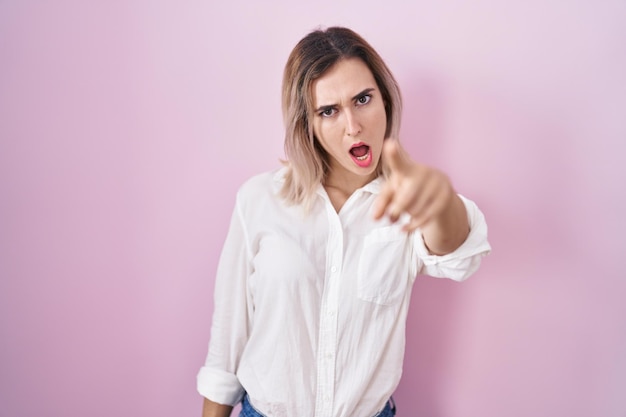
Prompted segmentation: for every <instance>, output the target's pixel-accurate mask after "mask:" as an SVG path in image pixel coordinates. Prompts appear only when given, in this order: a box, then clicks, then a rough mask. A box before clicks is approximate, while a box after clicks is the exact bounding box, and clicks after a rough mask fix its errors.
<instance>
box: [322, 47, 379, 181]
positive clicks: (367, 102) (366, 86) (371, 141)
mask: <svg viewBox="0 0 626 417" xmlns="http://www.w3.org/2000/svg"><path fill="white" fill-rule="evenodd" d="M312 94H313V97H312V98H313V109H314V110H313V116H312V119H313V132H314V134H315V137H316V138H317V140H318V141H319V142H320V144H321V145H322V147H323V148H324V149H325V150H326V152H328V155H329V163H330V171H329V173H328V177H327V183H331V182H332V183H336V182H338V181H344V182H346V181H347V182H348V183H350V184H356V185H357V186H362V185H365V184H366V183H367V182H369V181H371V180H372V179H373V178H374V177H375V176H376V167H377V166H378V162H379V160H380V155H381V151H382V146H383V140H384V139H385V130H386V127H387V116H386V114H385V103H384V101H383V97H382V95H381V92H380V90H379V89H378V85H377V84H376V81H375V80H374V76H373V75H372V72H371V71H370V70H369V68H368V67H367V65H366V64H365V63H364V62H363V61H361V60H360V59H358V58H350V59H345V60H341V61H339V62H337V63H336V64H335V65H333V66H332V67H331V68H330V69H329V70H328V71H327V72H326V73H325V74H324V75H323V76H322V77H320V78H318V79H317V80H315V81H314V82H313V85H312Z"/></svg>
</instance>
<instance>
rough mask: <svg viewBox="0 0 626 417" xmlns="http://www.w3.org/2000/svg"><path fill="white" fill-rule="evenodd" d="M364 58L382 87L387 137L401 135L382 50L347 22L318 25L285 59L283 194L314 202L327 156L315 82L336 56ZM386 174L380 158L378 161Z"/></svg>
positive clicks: (398, 103)
mask: <svg viewBox="0 0 626 417" xmlns="http://www.w3.org/2000/svg"><path fill="white" fill-rule="evenodd" d="M348 58H358V59H361V60H362V61H363V62H364V63H365V64H366V65H367V67H368V68H369V69H370V71H371V72H372V74H373V75H374V80H375V81H376V84H377V87H378V88H379V89H380V92H381V95H382V98H383V101H384V107H385V114H386V116H387V126H386V129H385V138H388V137H395V138H397V137H398V133H399V130H400V116H401V113H402V99H401V96H400V89H399V88H398V84H397V82H396V80H395V78H394V77H393V75H392V73H391V71H390V70H389V68H388V67H387V65H386V64H385V62H384V61H383V59H382V58H381V57H380V55H378V53H377V52H376V51H375V50H374V48H372V47H371V46H370V44H369V43H367V42H366V41H365V39H363V38H362V37H361V36H359V35H358V34H357V33H355V32H354V31H352V30H350V29H347V28H343V27H330V28H327V29H326V30H323V29H318V30H315V31H313V32H311V33H309V34H308V35H307V36H305V37H304V38H302V39H301V40H300V42H298V44H297V45H296V46H295V47H294V49H293V50H292V51H291V54H290V55H289V58H288V59H287V64H286V65H285V71H284V74H283V88H282V108H283V121H284V124H285V155H286V157H287V161H285V164H286V165H287V167H288V169H287V173H286V175H285V182H284V184H283V188H282V190H281V195H282V197H283V198H285V200H286V201H287V202H288V203H290V204H303V205H304V207H305V208H306V209H308V208H309V207H310V205H311V204H312V201H313V198H314V196H315V193H316V190H317V188H318V186H319V184H320V183H323V182H324V180H325V179H326V175H327V173H328V169H329V156H328V154H327V153H326V151H325V150H324V149H323V148H322V146H321V144H320V143H319V141H318V140H317V138H315V135H314V133H313V125H312V123H311V118H312V117H313V99H312V84H313V82H314V81H315V80H316V79H318V78H320V77H322V76H323V75H324V74H325V73H326V71H328V70H329V69H330V68H331V67H332V66H333V65H335V64H336V63H337V62H338V61H340V60H343V59H348ZM376 169H377V172H378V174H379V175H380V174H383V175H384V172H385V170H384V167H383V164H382V159H381V160H380V161H379V163H378V166H377V167H376Z"/></svg>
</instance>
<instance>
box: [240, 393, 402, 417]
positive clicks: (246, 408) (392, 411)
mask: <svg viewBox="0 0 626 417" xmlns="http://www.w3.org/2000/svg"><path fill="white" fill-rule="evenodd" d="M395 415H396V403H395V402H394V401H393V397H392V398H389V401H387V403H386V404H385V407H384V408H383V409H382V410H380V411H379V412H378V413H376V414H375V415H374V416H373V417H393V416H395ZM239 417H265V415H263V414H261V413H260V412H259V410H257V409H256V408H254V406H253V405H252V404H250V400H249V398H248V394H246V395H244V397H243V401H242V403H241V413H239Z"/></svg>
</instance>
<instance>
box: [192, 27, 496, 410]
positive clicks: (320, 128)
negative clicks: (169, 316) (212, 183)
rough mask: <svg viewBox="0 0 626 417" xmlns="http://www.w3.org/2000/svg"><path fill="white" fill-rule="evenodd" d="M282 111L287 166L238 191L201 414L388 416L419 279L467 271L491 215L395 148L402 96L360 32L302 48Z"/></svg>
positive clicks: (333, 32) (325, 34) (337, 31)
mask: <svg viewBox="0 0 626 417" xmlns="http://www.w3.org/2000/svg"><path fill="white" fill-rule="evenodd" d="M282 99H283V115H284V119H285V125H286V137H285V152H286V156H287V161H285V166H284V167H283V168H282V169H279V170H277V171H276V172H272V173H266V174H262V175H259V176H256V177H254V178H252V179H250V180H249V181H247V182H246V183H245V184H244V185H243V186H242V187H241V189H240V190H239V192H238V194H237V201H236V206H235V210H234V214H233V217H232V220H231V225H230V230H229V233H228V237H227V239H226V242H225V244H224V248H223V252H222V255H221V258H220V263H219V267H218V271H217V279H216V286H215V312H214V315H213V324H212V328H211V340H210V343H209V352H208V356H207V359H206V363H205V365H204V366H203V367H202V368H201V369H200V372H199V374H198V391H199V392H200V394H202V395H203V396H204V397H205V399H204V409H203V415H204V417H209V416H228V415H230V413H231V409H232V406H233V405H236V404H237V403H238V402H240V401H243V406H242V415H243V416H246V417H248V416H251V417H253V416H293V417H295V416H298V417H301V416H316V417H317V416H328V417H331V416H332V417H355V416H358V417H371V416H381V417H385V416H391V415H394V414H395V407H394V406H393V405H392V401H390V398H391V394H392V393H393V391H394V390H395V389H396V387H397V385H398V383H399V381H400V375H401V373H402V362H403V356H404V340H405V323H406V316H407V311H408V307H409V299H410V294H411V287H412V284H413V282H414V279H415V277H416V275H417V274H419V273H424V274H428V275H432V276H437V277H449V278H452V279H455V280H458V281H460V280H463V279H465V278H467V277H468V276H469V275H470V274H472V273H473V272H474V271H475V270H476V269H477V268H478V265H479V263H480V259H481V257H482V256H483V255H485V254H486V253H488V251H489V250H490V248H489V244H488V243H487V229H486V225H485V222H484V218H483V216H482V214H481V212H480V211H479V210H478V208H477V207H476V205H475V204H474V203H472V202H471V201H469V200H467V199H465V198H463V197H461V196H459V195H457V194H456V193H455V192H454V190H453V188H452V185H451V184H450V181H449V180H448V178H447V177H446V176H445V175H444V174H443V173H441V172H439V171H437V170H435V169H433V168H429V167H426V166H424V165H421V164H418V163H416V162H414V161H411V160H410V158H409V157H408V156H407V155H406V153H404V152H403V151H402V149H401V148H400V146H399V144H398V143H397V141H396V140H395V138H397V137H398V131H399V127H400V114H401V99H400V92H399V89H398V86H397V84H396V82H395V80H394V78H393V76H392V74H391V72H390V71H389V69H388V68H387V66H386V65H385V63H384V62H383V60H382V59H381V58H380V56H379V55H378V54H377V53H376V51H374V49H372V47H371V46H370V45H369V44H368V43H367V42H366V41H365V40H363V39H362V38H361V37H360V36H359V35H357V34H356V33H354V32H353V31H351V30H349V29H346V28H339V27H333V28H329V29H327V30H317V31H314V32H312V33H310V34H309V35H307V36H306V37H304V38H303V39H302V40H301V41H300V42H299V43H298V44H297V45H296V47H295V48H294V50H293V51H292V53H291V55H290V56H289V59H288V61H287V65H286V68H285V72H284V79H283V96H282Z"/></svg>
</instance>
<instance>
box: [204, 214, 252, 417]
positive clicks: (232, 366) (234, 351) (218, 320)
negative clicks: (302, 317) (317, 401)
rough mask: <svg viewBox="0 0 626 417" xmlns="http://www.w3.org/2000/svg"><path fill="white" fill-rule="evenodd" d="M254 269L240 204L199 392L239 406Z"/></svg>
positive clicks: (222, 264)
mask: <svg viewBox="0 0 626 417" xmlns="http://www.w3.org/2000/svg"><path fill="white" fill-rule="evenodd" d="M251 269H252V268H251V256H250V251H249V246H248V245H247V236H246V229H245V225H244V222H243V219H242V216H241V212H240V210H239V205H238V204H236V206H235V210H234V212H233V215H232V219H231V223H230V228H229V231H228V235H227V237H226V241H225V243H224V247H223V249H222V253H221V256H220V260H219V265H218V268H217V277H216V281H215V292H214V298H215V309H214V313H213V321H212V325H211V338H210V341H209V349H208V354H207V358H206V362H205V364H204V366H203V367H202V368H200V371H199V372H198V375H197V390H198V392H199V393H200V394H201V395H202V396H203V397H206V398H208V399H209V400H211V401H214V402H217V403H220V404H227V405H236V404H237V403H238V402H239V401H241V399H242V397H243V394H244V389H243V387H242V386H241V384H240V383H239V380H238V378H237V368H238V365H239V361H240V359H241V353H242V352H243V349H244V347H245V345H246V342H247V340H248V334H249V328H250V314H249V312H250V310H251V308H252V307H251V304H250V298H249V295H248V291H247V281H248V277H249V275H250V273H251Z"/></svg>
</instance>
